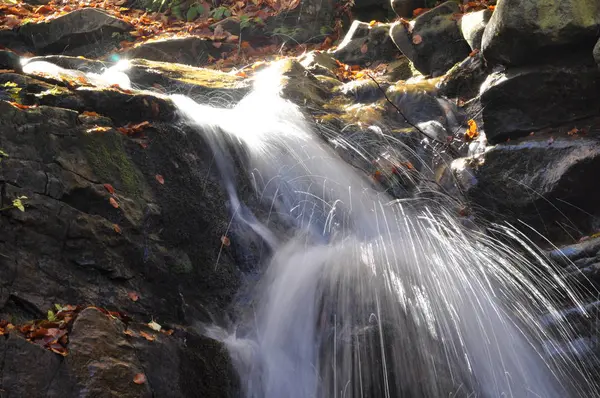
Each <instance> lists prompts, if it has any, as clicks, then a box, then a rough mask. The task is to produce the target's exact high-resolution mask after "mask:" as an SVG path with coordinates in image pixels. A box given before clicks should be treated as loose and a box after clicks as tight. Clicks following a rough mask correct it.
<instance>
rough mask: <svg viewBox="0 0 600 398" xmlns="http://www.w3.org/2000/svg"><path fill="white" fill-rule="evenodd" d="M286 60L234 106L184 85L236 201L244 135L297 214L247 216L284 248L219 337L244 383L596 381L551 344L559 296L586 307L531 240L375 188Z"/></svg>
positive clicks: (561, 391) (542, 390) (560, 386)
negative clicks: (197, 95) (317, 114)
mask: <svg viewBox="0 0 600 398" xmlns="http://www.w3.org/2000/svg"><path fill="white" fill-rule="evenodd" d="M276 69H277V68H276V67H275V68H273V69H271V70H270V71H269V72H266V74H264V75H262V76H261V78H260V79H258V80H257V82H256V85H255V90H254V91H253V92H252V93H251V94H250V95H249V96H247V97H246V98H245V99H244V100H242V101H241V102H240V103H239V104H238V105H237V106H235V107H234V108H232V109H215V108H211V107H207V106H202V105H198V104H196V103H194V102H193V101H191V100H190V99H188V98H185V97H181V96H173V97H172V98H173V101H174V102H175V103H176V104H177V105H178V107H179V109H180V111H181V113H182V116H183V117H184V118H185V119H186V120H187V121H188V122H189V123H190V124H192V125H195V126H197V127H198V129H199V130H200V131H202V132H203V133H204V134H207V135H208V136H209V137H210V142H211V145H212V146H213V150H214V151H215V156H217V157H218V158H221V171H222V172H223V176H224V179H225V184H226V186H227V187H228V188H227V189H228V192H229V194H230V197H232V198H234V201H235V202H236V203H239V202H240V199H239V198H238V194H237V192H236V187H235V185H234V183H233V181H235V178H234V175H235V171H234V170H232V168H231V163H232V162H231V157H230V156H231V155H225V154H227V153H229V151H230V150H231V148H232V147H233V148H235V150H237V151H238V154H239V156H240V157H241V158H243V159H244V160H245V167H246V169H247V170H248V171H249V174H250V176H251V180H252V181H253V183H254V188H255V190H256V193H257V195H258V197H259V198H260V199H261V200H262V202H263V203H265V204H266V205H267V206H268V208H269V210H270V211H271V212H274V213H277V214H278V215H281V216H282V217H287V219H289V220H291V222H292V224H291V225H293V228H292V229H293V231H294V233H293V236H292V237H291V238H289V239H287V240H286V239H278V238H276V237H277V232H276V229H275V225H273V223H270V222H269V220H267V221H262V222H259V221H258V220H257V219H253V220H251V222H250V223H251V224H252V225H253V226H254V228H255V230H257V231H259V230H260V231H259V232H260V234H261V235H262V236H264V237H265V239H267V240H268V241H269V243H270V245H271V247H272V249H273V251H274V254H273V257H272V259H271V260H270V263H269V264H268V268H267V269H266V271H265V273H264V275H263V277H262V280H261V282H260V283H259V284H258V286H257V288H256V297H255V300H254V301H253V304H254V305H253V308H252V311H251V315H250V316H248V317H247V319H246V322H245V323H244V321H242V322H241V323H240V324H239V325H237V330H234V331H233V332H232V334H227V336H226V337H224V336H221V338H222V340H223V341H225V342H226V343H227V345H228V347H229V349H230V351H231V353H232V357H233V358H234V362H235V363H236V366H237V367H238V369H239V371H240V377H241V379H242V384H243V389H244V395H245V396H246V397H249V398H250V397H251V398H255V397H256V398H258V397H266V398H280V397H290V398H306V397H338V396H339V397H361V398H363V397H441V396H451V397H458V396H465V397H467V396H470V397H473V396H484V397H497V396H509V397H519V398H520V397H567V396H596V395H598V394H599V391H600V390H598V387H597V385H596V384H595V382H594V381H593V380H592V376H591V374H590V373H586V372H587V371H586V370H585V369H584V368H583V367H581V365H580V363H579V362H576V361H575V359H573V358H572V357H571V356H569V355H568V354H567V353H566V352H565V350H561V349H560V348H559V346H558V345H557V344H553V343H552V341H554V340H555V339H556V338H560V339H561V340H562V341H566V342H575V341H576V339H575V332H574V330H573V328H572V327H571V325H570V324H569V322H568V321H567V320H566V319H565V318H564V317H563V315H562V314H561V312H560V311H559V308H560V306H561V305H563V304H564V303H562V302H558V300H557V299H555V297H561V300H563V301H566V302H568V303H571V304H573V305H574V306H576V307H577V308H579V310H580V311H582V312H583V313H585V310H584V309H583V307H582V305H581V303H580V300H579V299H578V297H577V296H576V294H575V293H574V292H573V291H572V290H570V289H569V287H568V286H567V285H566V284H565V283H564V282H563V281H562V279H561V278H560V277H559V276H558V274H557V273H556V271H555V270H554V269H553V268H552V266H551V265H550V264H549V263H548V262H547V261H546V259H545V258H544V257H543V256H542V255H541V254H540V253H539V252H538V251H537V250H536V249H534V248H533V246H532V245H531V243H530V242H529V241H528V240H527V239H526V238H525V237H524V236H523V235H521V234H519V233H518V232H516V230H515V229H513V228H510V227H508V226H497V225H496V226H490V231H489V232H491V233H492V234H489V233H488V234H484V233H482V232H480V231H478V230H473V229H467V228H465V227H463V226H462V225H461V224H460V222H458V221H457V219H456V218H455V216H454V215H452V214H451V212H450V210H449V209H447V208H445V207H444V206H440V205H435V204H432V203H430V202H425V203H415V202H414V201H401V200H400V201H398V200H396V201H395V200H393V199H392V198H390V197H388V196H387V195H386V194H384V193H381V192H379V191H377V190H376V189H374V187H373V184H372V182H371V181H369V180H367V179H366V178H365V177H364V175H362V174H361V173H358V172H357V171H356V170H355V169H353V168H351V167H350V166H349V165H348V164H346V163H345V162H343V161H342V160H341V159H340V158H339V157H338V156H337V155H336V154H335V153H334V152H333V151H332V150H330V149H329V147H328V146H327V145H325V143H323V142H322V141H321V139H320V138H319V137H318V136H317V135H315V134H314V133H313V132H312V131H311V126H310V125H309V123H308V122H307V121H306V120H305V119H304V117H303V116H302V114H301V112H300V111H299V109H298V108H297V107H295V106H294V105H293V104H291V103H289V102H287V101H285V100H284V99H282V98H281V97H280V96H279V93H278V91H279V87H280V86H279V83H280V81H281V79H282V77H281V76H280V75H279V74H278V73H277V70H276ZM265 82H266V84H265ZM363 156H364V154H363ZM258 226H260V227H258ZM506 242H510V244H507V243H506ZM542 314H547V315H546V316H547V317H551V318H552V319H553V320H554V325H555V328H554V331H553V334H552V335H551V333H550V332H549V331H547V330H546V329H545V328H544V325H543V324H542V322H541V321H540V320H539V319H540V316H541V315H542ZM557 325H558V326H557ZM556 326H557V327H556ZM215 330H216V329H214V328H213V329H212V331H213V335H214V336H218V334H219V333H218V332H216V331H215ZM221 333H222V331H221ZM549 342H550V343H549ZM557 350H559V351H558V352H559V354H556V352H557ZM550 351H552V353H553V355H547V354H548V353H549V352H550ZM590 394H591V395H590Z"/></svg>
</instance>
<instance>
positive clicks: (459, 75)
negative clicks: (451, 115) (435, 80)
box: [439, 54, 488, 99]
mask: <svg viewBox="0 0 600 398" xmlns="http://www.w3.org/2000/svg"><path fill="white" fill-rule="evenodd" d="M487 76H488V72H487V70H486V68H485V64H484V59H483V57H482V56H481V54H476V55H474V56H472V57H467V58H465V60H464V61H462V62H461V63H459V64H456V65H454V66H453V67H452V68H451V69H450V70H449V71H448V72H447V73H446V74H445V75H444V76H443V78H442V80H441V81H440V83H439V89H440V94H441V95H444V96H446V97H449V98H461V99H471V98H474V97H476V96H477V95H478V94H479V89H480V87H481V85H482V84H483V82H484V81H485V79H486V77H487Z"/></svg>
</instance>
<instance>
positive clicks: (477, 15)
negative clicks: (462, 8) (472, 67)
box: [460, 10, 492, 50]
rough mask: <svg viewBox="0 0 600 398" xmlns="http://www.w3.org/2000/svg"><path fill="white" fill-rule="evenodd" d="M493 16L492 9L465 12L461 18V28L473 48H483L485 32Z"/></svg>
mask: <svg viewBox="0 0 600 398" xmlns="http://www.w3.org/2000/svg"><path fill="white" fill-rule="evenodd" d="M491 17H492V12H491V11H490V10H480V11H475V12H470V13H468V14H465V15H463V16H462V18H461V19H460V30H461V31H462V34H463V36H464V37H465V40H466V41H467V43H469V46H470V47H471V49H473V50H480V49H481V40H482V38H483V32H484V30H485V27H486V26H487V23H488V21H489V20H490V18H491Z"/></svg>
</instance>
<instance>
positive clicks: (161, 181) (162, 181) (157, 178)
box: [154, 174, 165, 185]
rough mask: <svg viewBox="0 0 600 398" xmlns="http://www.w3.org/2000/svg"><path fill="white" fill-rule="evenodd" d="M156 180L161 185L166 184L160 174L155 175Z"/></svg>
mask: <svg viewBox="0 0 600 398" xmlns="http://www.w3.org/2000/svg"><path fill="white" fill-rule="evenodd" d="M154 178H156V181H158V183H159V184H161V185H163V184H164V183H165V179H164V177H163V176H161V175H160V174H157V175H155V176H154Z"/></svg>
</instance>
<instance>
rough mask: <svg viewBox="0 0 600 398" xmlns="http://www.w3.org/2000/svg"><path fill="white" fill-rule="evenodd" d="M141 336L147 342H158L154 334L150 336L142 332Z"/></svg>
mask: <svg viewBox="0 0 600 398" xmlns="http://www.w3.org/2000/svg"><path fill="white" fill-rule="evenodd" d="M140 335H141V336H142V337H143V338H145V339H146V340H148V341H154V340H156V336H154V335H152V334H149V333H146V332H144V331H143V330H142V331H141V332H140Z"/></svg>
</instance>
